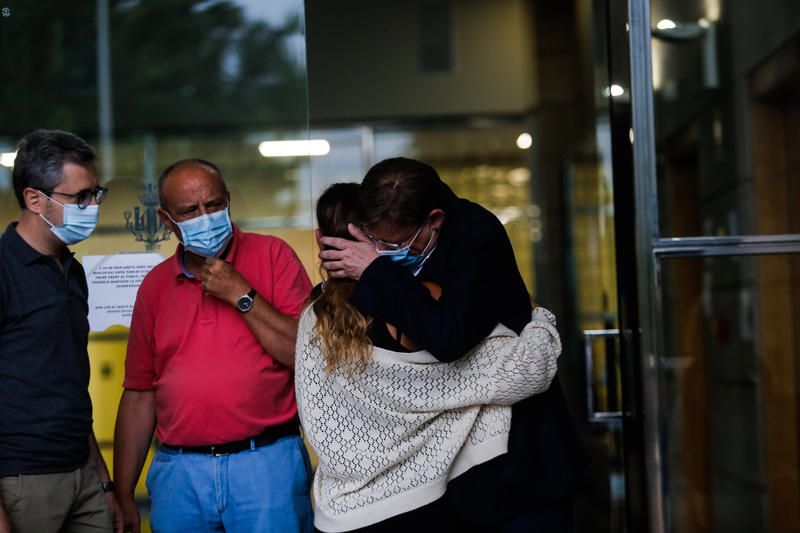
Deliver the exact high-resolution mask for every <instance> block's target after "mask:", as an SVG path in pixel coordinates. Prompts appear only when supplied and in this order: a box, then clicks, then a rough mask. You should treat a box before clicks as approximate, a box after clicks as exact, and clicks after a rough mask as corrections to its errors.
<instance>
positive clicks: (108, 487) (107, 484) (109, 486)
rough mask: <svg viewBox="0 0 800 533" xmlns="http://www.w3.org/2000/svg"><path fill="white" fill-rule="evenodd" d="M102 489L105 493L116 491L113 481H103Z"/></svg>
mask: <svg viewBox="0 0 800 533" xmlns="http://www.w3.org/2000/svg"><path fill="white" fill-rule="evenodd" d="M100 488H101V489H103V492H104V493H106V492H111V491H112V490H114V482H113V481H111V480H109V481H101V482H100Z"/></svg>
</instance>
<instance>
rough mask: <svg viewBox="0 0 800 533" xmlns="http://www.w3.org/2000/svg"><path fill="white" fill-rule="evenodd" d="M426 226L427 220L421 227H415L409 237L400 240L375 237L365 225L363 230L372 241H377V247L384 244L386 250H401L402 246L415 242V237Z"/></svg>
mask: <svg viewBox="0 0 800 533" xmlns="http://www.w3.org/2000/svg"><path fill="white" fill-rule="evenodd" d="M424 227H425V222H423V223H422V225H420V227H418V228H417V229H415V230H414V231H413V232H412V233H411V234H410V235H409V236H408V237H406V238H405V239H403V240H402V241H400V242H389V241H384V240H381V239H379V238H377V237H375V236H374V235H371V234H370V233H369V232H367V231H366V230H365V229H364V228H363V227H362V228H361V231H362V232H363V233H364V235H365V236H366V237H367V238H368V239H369V240H371V241H372V242H374V243H375V246H376V247H377V246H383V248H384V249H385V250H400V249H401V248H405V247H406V246H409V245H410V244H411V243H412V242H414V239H416V238H417V236H418V235H419V233H420V232H421V231H422V228H424Z"/></svg>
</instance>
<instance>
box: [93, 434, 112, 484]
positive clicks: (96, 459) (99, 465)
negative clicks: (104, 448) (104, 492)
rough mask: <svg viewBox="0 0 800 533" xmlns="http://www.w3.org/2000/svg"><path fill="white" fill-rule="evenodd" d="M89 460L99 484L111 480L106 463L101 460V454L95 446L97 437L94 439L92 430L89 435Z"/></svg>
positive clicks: (96, 445) (97, 446)
mask: <svg viewBox="0 0 800 533" xmlns="http://www.w3.org/2000/svg"><path fill="white" fill-rule="evenodd" d="M89 460H90V461H91V462H92V464H93V465H94V467H95V468H96V469H97V475H98V477H99V478H100V482H101V483H105V482H106V481H110V480H111V476H110V475H109V473H108V467H107V466H106V461H105V459H103V454H102V453H100V446H99V445H98V444H97V437H95V434H94V430H92V432H91V433H89Z"/></svg>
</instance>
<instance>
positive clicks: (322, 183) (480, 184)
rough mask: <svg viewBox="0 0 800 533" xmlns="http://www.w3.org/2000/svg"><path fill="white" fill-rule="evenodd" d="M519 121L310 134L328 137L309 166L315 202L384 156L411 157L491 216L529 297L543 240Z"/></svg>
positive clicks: (410, 126) (357, 176)
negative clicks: (535, 247)
mask: <svg viewBox="0 0 800 533" xmlns="http://www.w3.org/2000/svg"><path fill="white" fill-rule="evenodd" d="M523 133H525V125H524V124H523V123H522V121H519V122H517V121H510V122H499V123H496V124H487V125H485V126H479V127H466V126H463V127H459V126H444V125H442V126H440V127H435V126H434V127H415V126H413V125H407V126H406V127H401V126H399V125H398V126H396V127H394V128H392V129H378V128H373V127H371V126H363V127H360V128H337V129H327V130H322V129H320V130H316V129H315V130H312V132H311V136H312V137H315V138H316V137H321V138H325V139H329V140H330V143H331V153H330V155H329V156H327V157H325V158H319V159H315V160H314V161H312V163H311V170H312V182H313V185H314V197H315V198H316V197H317V196H318V195H319V193H320V192H321V191H322V190H323V189H324V188H325V187H326V186H327V185H329V184H331V183H335V182H337V181H355V182H360V181H361V179H362V178H363V177H364V174H365V173H366V171H367V170H368V169H369V167H370V166H372V164H373V163H377V162H378V161H381V160H383V159H386V158H388V157H398V156H403V157H411V158H415V159H419V160H420V161H424V162H426V163H428V164H430V165H432V166H433V167H434V168H435V169H436V171H437V172H438V173H439V175H440V176H441V177H442V179H443V180H444V181H445V182H446V183H447V184H448V185H449V186H450V187H451V188H452V189H453V191H454V192H455V193H456V194H457V195H458V196H461V197H463V198H468V199H470V200H472V201H474V202H477V203H479V204H481V205H482V206H484V207H486V208H487V209H490V210H491V211H493V212H494V213H495V214H496V215H497V217H498V218H499V219H500V220H501V222H503V224H504V225H505V227H506V231H507V232H508V234H509V237H510V238H511V243H512V245H513V246H514V252H515V254H516V257H517V263H518V265H519V268H520V272H522V275H523V278H524V280H525V282H526V284H527V286H528V288H529V290H530V291H531V292H533V284H534V277H533V273H534V269H533V254H532V245H531V243H532V242H535V241H536V240H537V239H538V238H541V222H540V221H539V214H540V211H539V208H538V206H536V205H534V204H533V203H532V201H531V193H530V191H531V173H530V170H529V168H528V152H527V148H525V149H522V148H520V147H519V146H518V145H517V140H518V137H519V136H520V135H521V134H523Z"/></svg>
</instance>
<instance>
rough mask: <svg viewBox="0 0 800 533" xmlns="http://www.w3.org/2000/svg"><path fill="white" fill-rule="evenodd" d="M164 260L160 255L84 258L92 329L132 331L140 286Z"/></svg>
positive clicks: (92, 256) (95, 256) (145, 254)
mask: <svg viewBox="0 0 800 533" xmlns="http://www.w3.org/2000/svg"><path fill="white" fill-rule="evenodd" d="M163 260H164V258H163V257H161V256H160V255H159V254H156V253H143V254H117V255H86V256H84V257H83V268H84V270H85V271H86V282H87V283H88V284H89V328H90V329H91V330H92V331H104V330H106V329H107V328H108V327H110V326H114V325H120V326H125V327H130V326H131V316H132V315H133V303H134V301H135V300H136V291H137V289H138V288H139V284H141V283H142V280H143V279H144V277H145V275H147V273H148V272H150V269H152V268H153V267H154V266H156V265H157V264H159V263H160V262H162V261H163Z"/></svg>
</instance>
